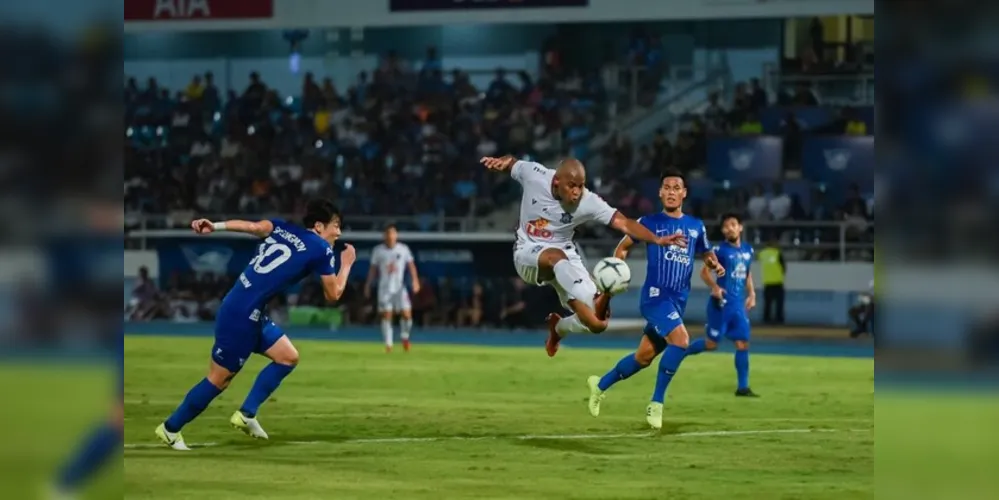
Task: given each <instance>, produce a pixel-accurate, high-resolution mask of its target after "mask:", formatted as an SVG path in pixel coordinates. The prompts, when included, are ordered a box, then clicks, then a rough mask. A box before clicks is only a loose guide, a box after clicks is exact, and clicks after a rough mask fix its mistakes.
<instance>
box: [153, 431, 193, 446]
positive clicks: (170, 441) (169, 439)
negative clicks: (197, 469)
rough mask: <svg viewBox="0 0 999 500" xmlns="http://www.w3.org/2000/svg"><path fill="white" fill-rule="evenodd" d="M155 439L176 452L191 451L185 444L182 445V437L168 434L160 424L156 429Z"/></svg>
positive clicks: (178, 434) (174, 433) (175, 433)
mask: <svg viewBox="0 0 999 500" xmlns="http://www.w3.org/2000/svg"><path fill="white" fill-rule="evenodd" d="M156 437H158V438H160V441H163V443H164V444H166V445H167V446H169V447H171V448H173V449H175V450H177V451H191V449H190V448H188V447H187V444H185V443H184V436H182V435H181V434H180V433H179V432H170V431H168V430H166V426H165V425H163V424H160V425H159V427H157V428H156Z"/></svg>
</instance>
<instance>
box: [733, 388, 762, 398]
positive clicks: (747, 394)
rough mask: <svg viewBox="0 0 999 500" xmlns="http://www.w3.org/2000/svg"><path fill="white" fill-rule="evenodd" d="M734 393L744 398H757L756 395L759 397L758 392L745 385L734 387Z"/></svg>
mask: <svg viewBox="0 0 999 500" xmlns="http://www.w3.org/2000/svg"><path fill="white" fill-rule="evenodd" d="M735 395H736V396H740V397H744V398H758V397H760V395H759V394H757V393H755V392H753V390H752V389H750V388H749V387H746V388H745V389H736V391H735Z"/></svg>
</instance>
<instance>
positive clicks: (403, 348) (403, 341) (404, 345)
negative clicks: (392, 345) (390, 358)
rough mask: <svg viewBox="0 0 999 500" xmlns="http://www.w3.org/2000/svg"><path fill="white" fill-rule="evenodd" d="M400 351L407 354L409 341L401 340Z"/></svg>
mask: <svg viewBox="0 0 999 500" xmlns="http://www.w3.org/2000/svg"><path fill="white" fill-rule="evenodd" d="M402 350H404V351H406V352H409V339H403V340H402Z"/></svg>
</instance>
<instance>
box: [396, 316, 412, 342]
mask: <svg viewBox="0 0 999 500" xmlns="http://www.w3.org/2000/svg"><path fill="white" fill-rule="evenodd" d="M412 330H413V320H412V318H410V319H406V318H402V319H400V320H399V338H401V339H402V340H409V332H411V331H412Z"/></svg>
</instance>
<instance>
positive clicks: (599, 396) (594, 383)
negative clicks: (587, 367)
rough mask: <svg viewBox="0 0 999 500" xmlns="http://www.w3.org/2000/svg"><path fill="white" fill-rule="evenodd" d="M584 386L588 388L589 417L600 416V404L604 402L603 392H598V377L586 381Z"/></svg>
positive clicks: (594, 376) (591, 377)
mask: <svg viewBox="0 0 999 500" xmlns="http://www.w3.org/2000/svg"><path fill="white" fill-rule="evenodd" d="M586 385H588V386H590V415H593V416H594V417H599V416H600V403H601V402H602V401H603V400H604V391H601V390H600V377H598V376H596V375H592V376H590V378H588V379H586Z"/></svg>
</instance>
